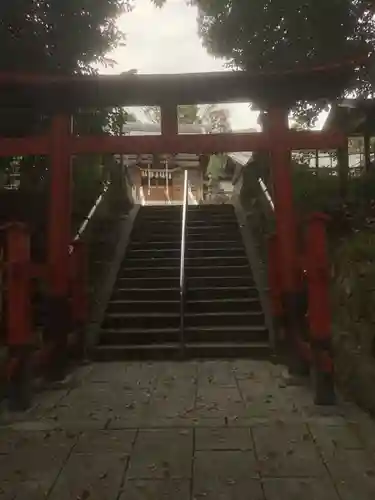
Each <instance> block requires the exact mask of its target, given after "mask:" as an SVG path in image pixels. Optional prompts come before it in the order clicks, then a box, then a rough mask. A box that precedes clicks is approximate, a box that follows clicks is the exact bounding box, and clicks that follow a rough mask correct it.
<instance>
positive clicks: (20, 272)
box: [6, 223, 34, 410]
mask: <svg viewBox="0 0 375 500" xmlns="http://www.w3.org/2000/svg"><path fill="white" fill-rule="evenodd" d="M30 277H31V261H30V235H29V232H28V230H27V228H26V226H25V225H23V224H18V223H14V224H11V225H9V227H8V229H7V285H8V292H7V295H6V303H7V323H6V329H7V345H8V347H9V363H8V383H9V403H10V406H11V407H12V409H17V410H23V409H26V408H27V407H28V406H29V405H30V378H31V373H30V356H31V348H32V345H33V341H34V339H33V332H32V317H31V280H30Z"/></svg>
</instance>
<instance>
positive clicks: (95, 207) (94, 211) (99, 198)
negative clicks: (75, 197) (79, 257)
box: [69, 182, 110, 254]
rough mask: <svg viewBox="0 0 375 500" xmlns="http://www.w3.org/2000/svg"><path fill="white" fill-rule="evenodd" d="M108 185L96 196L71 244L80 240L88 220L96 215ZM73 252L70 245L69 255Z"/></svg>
mask: <svg viewBox="0 0 375 500" xmlns="http://www.w3.org/2000/svg"><path fill="white" fill-rule="evenodd" d="M109 185H110V183H109V182H107V183H106V184H105V186H104V189H103V191H102V193H101V194H100V195H99V196H98V198H97V200H96V202H95V203H94V205H93V206H92V208H91V210H90V212H89V213H88V215H87V217H85V218H84V220H83V222H82V224H81V226H80V228H79V229H78V231H77V234H76V235H75V237H74V238H73V243H75V242H77V241H79V240H80V239H81V238H82V235H83V233H84V232H85V231H86V228H87V226H88V223H89V222H90V220H91V219H92V218H93V216H94V214H95V213H96V211H97V209H98V207H99V205H100V204H101V202H102V201H103V197H104V195H105V193H106V192H107V191H108V188H109ZM73 250H74V247H73V245H70V247H69V254H72V253H73Z"/></svg>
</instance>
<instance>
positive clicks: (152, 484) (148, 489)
mask: <svg viewBox="0 0 375 500" xmlns="http://www.w3.org/2000/svg"><path fill="white" fill-rule="evenodd" d="M119 500H190V481H189V480H176V479H170V480H165V479H157V480H153V479H138V480H137V479H131V480H129V481H126V483H125V486H124V489H123V492H122V494H121V495H120V498H119Z"/></svg>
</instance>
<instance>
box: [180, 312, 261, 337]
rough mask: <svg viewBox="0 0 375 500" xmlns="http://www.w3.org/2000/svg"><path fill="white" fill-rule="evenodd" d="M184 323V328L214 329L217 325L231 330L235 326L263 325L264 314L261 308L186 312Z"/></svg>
mask: <svg viewBox="0 0 375 500" xmlns="http://www.w3.org/2000/svg"><path fill="white" fill-rule="evenodd" d="M185 324H186V328H189V327H197V328H198V327H199V328H200V327H207V328H211V327H212V328H214V329H215V330H216V329H217V328H218V327H223V328H224V329H225V330H229V331H230V332H232V328H233V327H235V326H240V327H243V326H254V327H260V326H263V325H264V315H263V311H261V310H260V311H259V310H257V311H251V310H246V311H215V312H207V311H204V312H186V313H185Z"/></svg>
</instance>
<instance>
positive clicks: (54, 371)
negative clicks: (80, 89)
mask: <svg viewBox="0 0 375 500" xmlns="http://www.w3.org/2000/svg"><path fill="white" fill-rule="evenodd" d="M71 135H72V118H71V116H70V115H68V114H64V113H61V114H57V115H55V116H53V118H52V125H51V133H50V141H51V146H50V148H51V149H50V150H51V153H50V199H49V221H48V245H47V248H48V252H47V255H48V262H47V264H48V299H47V325H46V342H47V344H49V345H50V346H51V356H50V361H49V365H50V366H49V367H48V369H47V376H48V377H49V378H50V379H52V380H59V379H61V378H63V377H64V374H65V367H66V363H67V350H68V333H69V330H70V326H71V321H70V320H71V318H70V304H69V283H70V275H69V269H70V263H69V247H70V244H71V236H72V234H71V211H72V206H71V203H72V200H71V196H72V193H71V191H72V179H71V174H72V172H71V145H70V140H71Z"/></svg>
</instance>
